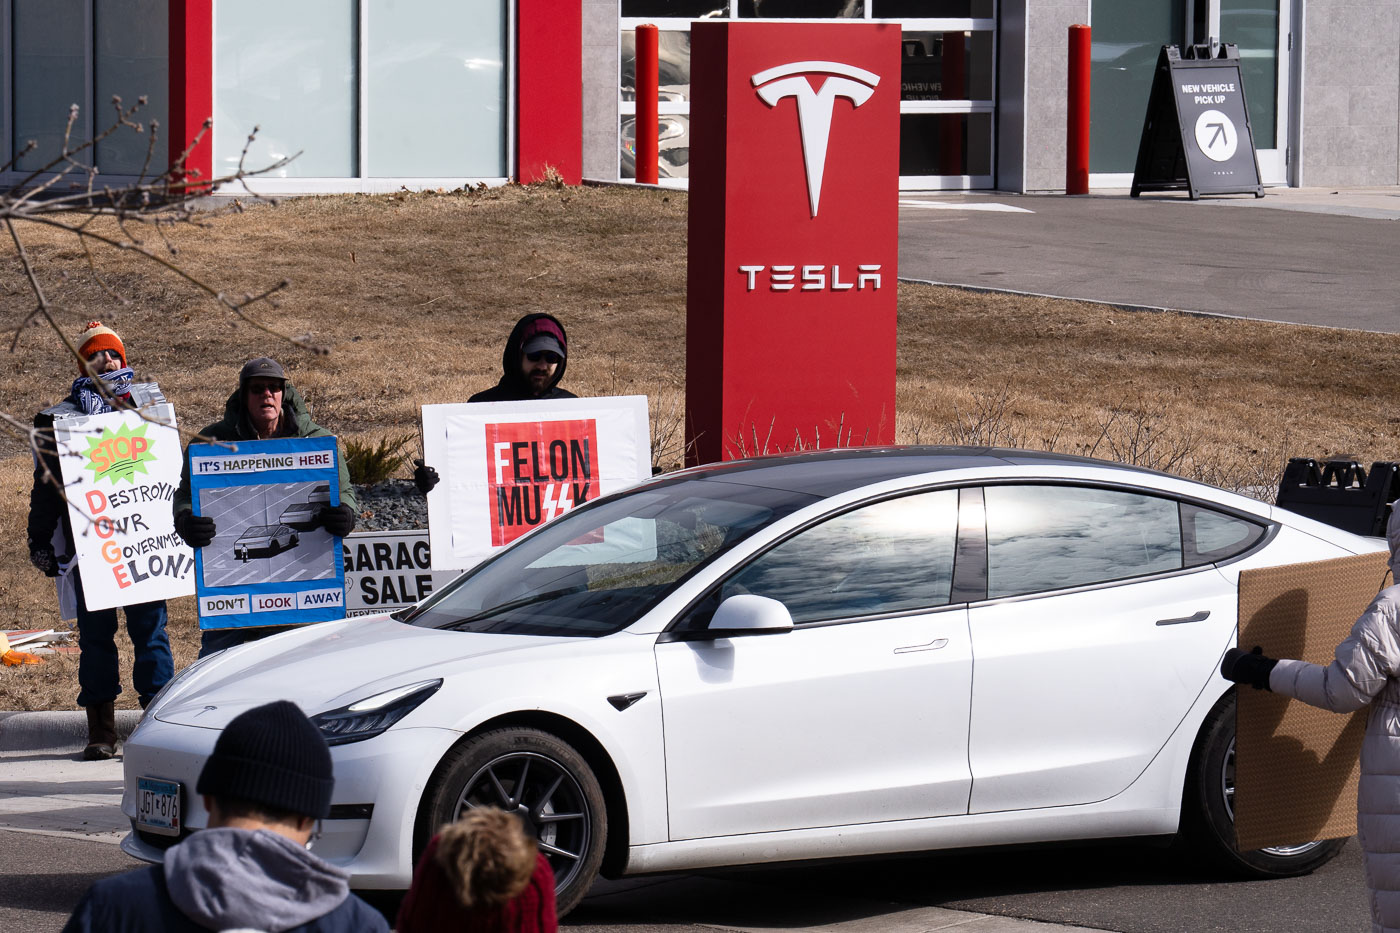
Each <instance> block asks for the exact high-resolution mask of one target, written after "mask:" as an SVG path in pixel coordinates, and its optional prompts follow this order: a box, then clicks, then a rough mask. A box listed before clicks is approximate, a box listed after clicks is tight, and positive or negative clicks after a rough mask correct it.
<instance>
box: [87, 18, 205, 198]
mask: <svg viewBox="0 0 1400 933" xmlns="http://www.w3.org/2000/svg"><path fill="white" fill-rule="evenodd" d="M167 6H168V5H167V3H166V2H165V0H102V2H100V3H95V4H93V16H94V17H95V22H94V23H93V36H94V39H95V45H96V55H95V56H94V57H95V58H96V71H97V92H96V94H95V95H94V97H95V100H94V105H93V127H94V129H95V130H96V131H97V132H99V133H101V132H102V131H104V130H105V129H106V128H107V127H108V126H110V125H111V124H112V121H114V120H115V119H116V112H115V110H113V109H112V105H111V100H112V97H113V96H114V95H115V96H117V97H120V98H121V99H122V108H123V109H124V110H125V109H129V108H130V107H132V106H133V105H134V104H135V103H136V102H137V100H138V99H139V98H141V97H145V98H146V106H144V107H142V108H141V109H140V110H139V111H137V113H136V115H135V116H134V117H133V118H132V119H134V120H135V121H136V122H137V123H140V124H142V125H143V126H144V127H145V128H146V132H144V133H137V132H136V131H135V130H133V129H128V128H122V129H119V130H117V131H116V132H115V133H113V134H112V135H111V136H108V137H107V138H106V139H104V140H102V141H101V142H99V143H98V144H97V167H98V168H99V169H100V170H101V171H102V172H103V173H104V174H118V175H136V174H139V173H140V172H141V170H142V167H143V166H145V165H146V157H147V153H148V152H149V154H150V165H149V167H148V168H147V171H148V173H152V174H160V173H161V172H163V171H164V170H165V169H166V167H167V166H168V165H169V164H170V158H169V155H168V153H169V152H170V150H171V149H172V148H173V149H174V151H175V152H176V153H179V152H181V151H182V150H183V149H184V148H185V146H186V145H188V144H189V140H187V139H186V140H174V141H173V142H172V141H171V140H170V139H168V138H167V137H166V128H167V127H168V126H169V125H170V124H169V121H168V120H166V118H165V116H166V113H167V112H169V100H170V90H169V89H170V81H169V76H168V74H167V66H166V63H167V62H168V60H169V55H168V53H167V45H168V37H169V29H168V27H167V25H166V22H167V21H166V10H167ZM153 119H154V120H158V121H160V130H159V133H158V135H157V139H156V145H155V149H154V151H150V138H151V137H150V131H151V121H152V120H153Z"/></svg>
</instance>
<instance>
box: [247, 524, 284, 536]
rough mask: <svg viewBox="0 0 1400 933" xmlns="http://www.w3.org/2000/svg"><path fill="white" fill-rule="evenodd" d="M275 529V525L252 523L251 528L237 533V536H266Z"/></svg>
mask: <svg viewBox="0 0 1400 933" xmlns="http://www.w3.org/2000/svg"><path fill="white" fill-rule="evenodd" d="M275 531H277V526H276V525H254V526H253V527H252V528H249V529H248V530H247V531H245V532H243V534H241V535H239V537H241V538H266V537H267V536H268V535H270V534H272V533H274V532H275Z"/></svg>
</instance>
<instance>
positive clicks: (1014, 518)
mask: <svg viewBox="0 0 1400 933" xmlns="http://www.w3.org/2000/svg"><path fill="white" fill-rule="evenodd" d="M984 495H985V501H986V509H987V596H988V598H996V597H1000V596H1020V595H1022V594H1025V593H1038V592H1043V591H1046V590H1059V589H1064V588H1066V587H1072V586H1085V585H1088V584H1092V583H1104V582H1107V581H1110V580H1121V579H1125V578H1127V577H1136V576H1141V575H1143V574H1148V573H1159V572H1162V571H1167V570H1178V569H1180V568H1181V567H1182V548H1181V520H1180V517H1179V515H1178V511H1177V503H1176V501H1175V500H1173V499H1162V498H1158V497H1156V496H1145V495H1139V494H1137V493H1131V492H1124V491H1122V490H1115V489H1097V488H1092V487H1082V486H1051V485H1044V486H1036V485H1025V486H988V487H986V489H985V490H984Z"/></svg>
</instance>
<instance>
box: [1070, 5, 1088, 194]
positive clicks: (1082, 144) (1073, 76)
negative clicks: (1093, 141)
mask: <svg viewBox="0 0 1400 933" xmlns="http://www.w3.org/2000/svg"><path fill="white" fill-rule="evenodd" d="M1091 35H1092V31H1091V30H1090V29H1089V27H1088V26H1082V25H1074V26H1071V27H1069V109H1068V113H1067V115H1066V116H1067V119H1066V121H1065V124H1066V136H1065V144H1066V146H1065V194H1088V193H1089V52H1090V46H1091V43H1090V36H1091Z"/></svg>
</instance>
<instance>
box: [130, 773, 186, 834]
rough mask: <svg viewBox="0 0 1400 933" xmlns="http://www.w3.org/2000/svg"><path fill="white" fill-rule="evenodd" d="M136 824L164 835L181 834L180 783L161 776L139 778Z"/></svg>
mask: <svg viewBox="0 0 1400 933" xmlns="http://www.w3.org/2000/svg"><path fill="white" fill-rule="evenodd" d="M136 826H137V828H138V829H144V830H147V831H148V832H153V833H158V834H160V835H162V836H178V835H180V828H181V827H180V785H179V784H178V783H177V782H175V781H162V780H161V779H160V778H150V777H143V778H139V779H138V780H137V782H136Z"/></svg>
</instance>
